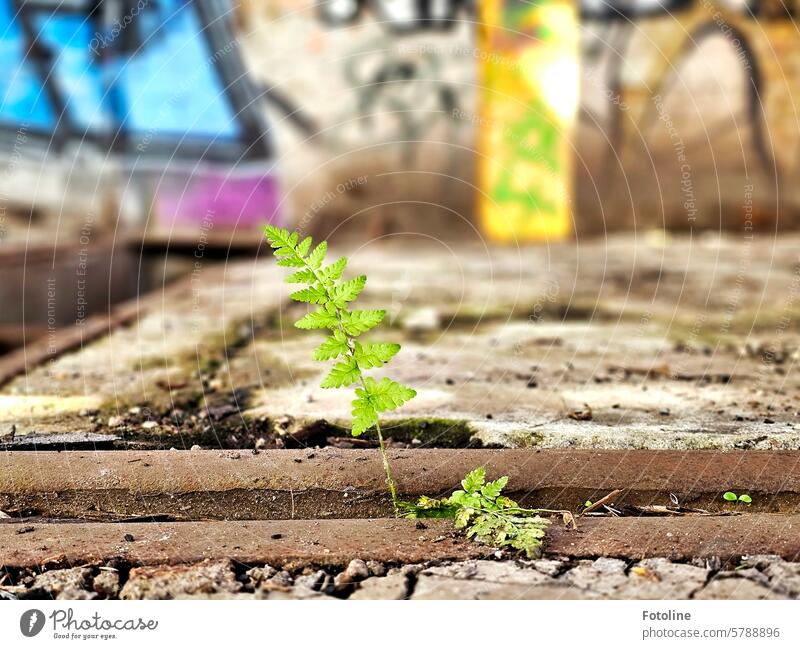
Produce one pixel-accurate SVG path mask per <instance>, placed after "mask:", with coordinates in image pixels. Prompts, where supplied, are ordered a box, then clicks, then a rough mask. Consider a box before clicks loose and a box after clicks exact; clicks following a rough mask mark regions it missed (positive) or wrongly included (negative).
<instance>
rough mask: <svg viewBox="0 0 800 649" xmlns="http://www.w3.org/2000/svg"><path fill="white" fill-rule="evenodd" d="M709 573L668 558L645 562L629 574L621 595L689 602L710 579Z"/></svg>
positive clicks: (636, 566) (625, 597)
mask: <svg viewBox="0 0 800 649" xmlns="http://www.w3.org/2000/svg"><path fill="white" fill-rule="evenodd" d="M708 574H709V571H708V570H706V569H705V568H699V567H697V566H692V565H688V564H682V563H673V562H671V561H669V560H668V559H661V558H656V559H644V560H643V561H640V562H639V563H638V564H636V565H635V566H633V567H632V568H631V570H630V571H629V578H628V581H627V582H626V584H625V585H624V586H623V588H621V589H620V590H619V591H618V592H617V596H618V597H620V598H622V599H627V598H630V599H686V598H688V597H690V596H691V594H692V593H693V592H695V591H696V590H697V589H698V588H700V587H702V586H703V584H705V583H706V580H707V579H708Z"/></svg>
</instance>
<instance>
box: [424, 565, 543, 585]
mask: <svg viewBox="0 0 800 649" xmlns="http://www.w3.org/2000/svg"><path fill="white" fill-rule="evenodd" d="M422 574H423V575H430V576H435V577H447V578H452V579H466V580H477V581H490V582H494V583H498V584H520V585H540V584H553V583H555V580H554V579H553V578H552V577H549V576H548V575H546V574H544V573H542V572H539V571H538V570H534V569H532V568H528V567H521V566H519V565H517V563H516V562H513V561H502V562H501V561H464V562H459V563H454V564H451V565H448V566H435V567H433V568H428V569H426V570H424V571H423V572H422Z"/></svg>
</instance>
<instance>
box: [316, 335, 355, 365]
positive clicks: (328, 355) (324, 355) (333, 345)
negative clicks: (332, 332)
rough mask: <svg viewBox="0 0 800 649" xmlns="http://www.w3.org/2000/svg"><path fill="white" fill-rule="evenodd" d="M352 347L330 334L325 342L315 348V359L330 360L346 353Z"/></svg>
mask: <svg viewBox="0 0 800 649" xmlns="http://www.w3.org/2000/svg"><path fill="white" fill-rule="evenodd" d="M349 350H350V348H349V347H348V346H347V343H346V342H345V341H343V340H339V339H338V338H336V337H335V336H328V338H326V339H325V342H324V343H322V344H321V345H320V346H319V347H317V348H316V349H315V350H314V357H313V358H314V360H315V361H329V360H331V359H333V358H338V357H339V356H343V355H344V354H346V353H347V352H348V351H349Z"/></svg>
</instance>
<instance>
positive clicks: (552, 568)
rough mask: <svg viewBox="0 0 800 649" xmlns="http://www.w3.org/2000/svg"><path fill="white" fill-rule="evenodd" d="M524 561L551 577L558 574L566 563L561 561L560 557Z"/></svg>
mask: <svg viewBox="0 0 800 649" xmlns="http://www.w3.org/2000/svg"><path fill="white" fill-rule="evenodd" d="M522 563H523V564H524V565H529V566H531V568H533V569H534V570H538V571H539V572H541V573H543V574H545V575H549V576H550V577H555V576H557V575H558V574H559V573H560V572H561V571H562V570H563V569H564V565H565V562H564V561H559V560H558V559H536V560H534V561H523V562H522Z"/></svg>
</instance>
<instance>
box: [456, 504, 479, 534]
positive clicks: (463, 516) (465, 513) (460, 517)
mask: <svg viewBox="0 0 800 649" xmlns="http://www.w3.org/2000/svg"><path fill="white" fill-rule="evenodd" d="M474 513H475V512H474V510H472V509H468V508H466V507H464V508H462V509H459V510H458V512H457V513H456V518H455V527H456V529H457V530H460V529H463V528H465V527H466V526H467V525H469V519H470V517H471V516H472V514H474Z"/></svg>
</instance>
